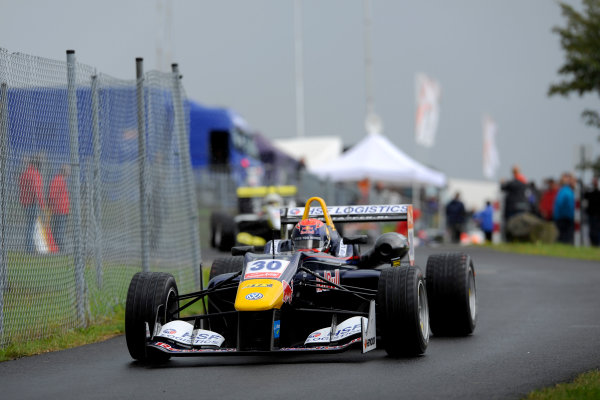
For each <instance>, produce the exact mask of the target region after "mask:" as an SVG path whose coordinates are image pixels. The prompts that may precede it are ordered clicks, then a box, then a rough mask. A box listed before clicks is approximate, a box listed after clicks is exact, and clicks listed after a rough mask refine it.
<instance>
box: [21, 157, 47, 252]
mask: <svg viewBox="0 0 600 400" xmlns="http://www.w3.org/2000/svg"><path fill="white" fill-rule="evenodd" d="M40 166H41V157H40V156H39V155H34V156H32V157H31V158H30V159H28V160H26V167H25V169H24V170H23V172H22V173H21V176H20V177H19V202H20V203H21V206H23V209H24V210H25V220H26V231H25V236H26V237H25V247H26V250H27V251H28V252H29V253H33V252H35V238H34V233H35V221H36V220H37V217H38V215H39V214H40V210H43V209H44V208H45V204H44V195H43V193H44V192H43V181H42V174H41V173H40Z"/></svg>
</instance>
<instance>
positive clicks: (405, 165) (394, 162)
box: [310, 134, 446, 187]
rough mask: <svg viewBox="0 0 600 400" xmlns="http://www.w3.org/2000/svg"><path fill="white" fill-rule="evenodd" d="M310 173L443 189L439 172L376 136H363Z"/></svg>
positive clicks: (343, 178) (338, 179) (444, 179)
mask: <svg viewBox="0 0 600 400" xmlns="http://www.w3.org/2000/svg"><path fill="white" fill-rule="evenodd" d="M310 170H311V172H312V173H314V174H316V175H318V176H320V177H322V178H329V179H331V180H332V181H335V182H339V181H360V180H363V179H367V178H368V179H370V180H375V181H385V182H392V183H398V184H407V185H409V184H410V185H412V184H421V185H431V186H436V187H443V186H444V185H445V184H446V176H445V175H444V174H443V173H441V172H438V171H435V170H433V169H431V168H428V167H426V166H424V165H422V164H420V163H418V162H417V161H415V160H413V159H412V158H410V157H409V156H407V155H406V154H405V153H404V152H402V151H401V150H400V149H398V148H397V147H396V146H394V145H393V144H392V142H390V141H389V140H388V139H387V138H386V137H384V136H383V135H379V134H370V135H367V136H366V137H365V138H364V139H363V140H361V141H360V142H358V143H357V144H356V145H354V146H353V147H352V148H351V149H349V150H348V151H346V152H345V153H343V154H342V155H340V157H339V158H337V159H335V160H333V161H330V162H328V163H326V164H323V165H320V166H319V167H316V168H312V169H310Z"/></svg>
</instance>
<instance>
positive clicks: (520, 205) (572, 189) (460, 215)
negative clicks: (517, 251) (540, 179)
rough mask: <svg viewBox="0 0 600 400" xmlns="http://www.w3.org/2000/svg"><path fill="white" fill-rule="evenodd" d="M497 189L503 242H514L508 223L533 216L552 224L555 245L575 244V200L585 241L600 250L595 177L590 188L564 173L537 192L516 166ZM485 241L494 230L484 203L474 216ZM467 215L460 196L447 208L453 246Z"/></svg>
mask: <svg viewBox="0 0 600 400" xmlns="http://www.w3.org/2000/svg"><path fill="white" fill-rule="evenodd" d="M578 184H579V185H580V186H579V188H580V189H581V190H580V195H581V198H580V199H577V198H576V197H577V194H576V191H577V185H578ZM500 189H501V191H502V193H503V194H504V203H503V210H502V227H503V229H502V230H503V235H504V239H505V240H507V241H512V240H513V239H515V237H514V236H513V233H512V232H511V230H510V229H507V227H508V226H509V221H510V220H511V219H513V218H515V217H517V216H519V215H525V214H527V215H533V216H535V217H537V218H539V219H541V220H543V221H547V222H552V223H553V224H554V226H555V227H556V230H557V231H558V238H557V241H558V242H560V243H565V244H574V243H575V230H576V226H575V223H576V222H575V221H576V218H575V212H576V204H577V201H578V200H583V201H582V202H581V204H582V206H583V208H582V211H583V214H582V219H585V221H586V222H587V226H588V237H589V241H590V244H591V245H592V246H600V189H599V188H598V177H597V176H594V177H593V179H592V181H591V185H589V186H585V185H583V183H582V182H578V181H577V179H576V178H575V176H574V175H573V174H572V173H569V172H565V173H563V174H562V175H561V176H560V179H558V180H557V179H554V178H548V179H546V180H545V181H544V188H543V189H542V190H538V189H537V188H536V185H535V183H534V182H530V181H528V180H527V179H526V178H525V176H524V175H523V173H522V172H521V170H520V168H519V167H518V166H513V168H512V178H511V179H510V180H506V181H505V180H502V181H501V182H500ZM473 218H474V219H475V221H476V222H477V224H478V226H479V227H480V229H481V230H482V231H483V232H484V234H485V238H486V240H488V241H489V240H491V237H492V232H493V228H494V222H493V207H492V205H491V203H490V202H489V201H488V202H486V205H485V207H484V208H483V209H482V210H481V211H479V212H476V213H474V214H473ZM466 220H467V212H466V210H465V209H464V205H463V204H462V202H461V201H460V195H459V194H458V193H457V194H455V196H454V198H453V199H452V200H451V201H450V202H449V203H448V204H447V205H446V221H447V228H448V231H449V233H450V236H451V239H452V241H453V242H455V243H457V242H458V241H459V237H460V233H461V232H462V230H463V229H464V225H465V223H466Z"/></svg>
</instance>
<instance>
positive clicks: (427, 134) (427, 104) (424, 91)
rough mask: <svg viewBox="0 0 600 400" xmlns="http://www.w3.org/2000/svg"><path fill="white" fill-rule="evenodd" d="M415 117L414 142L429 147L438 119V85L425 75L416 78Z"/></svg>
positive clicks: (432, 140)
mask: <svg viewBox="0 0 600 400" xmlns="http://www.w3.org/2000/svg"><path fill="white" fill-rule="evenodd" d="M415 83H416V89H417V93H416V94H417V116H416V122H415V140H416V142H417V143H418V144H420V145H422V146H425V147H431V146H433V144H434V142H435V134H436V131H437V127H438V121H439V119H440V94H441V90H440V85H439V84H438V83H437V82H436V81H435V80H433V79H431V78H429V77H427V75H425V74H422V73H418V74H417V76H416V80H415Z"/></svg>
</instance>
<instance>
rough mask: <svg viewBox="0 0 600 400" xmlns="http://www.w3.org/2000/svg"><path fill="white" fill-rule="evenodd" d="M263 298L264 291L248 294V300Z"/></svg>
mask: <svg viewBox="0 0 600 400" xmlns="http://www.w3.org/2000/svg"><path fill="white" fill-rule="evenodd" d="M262 298H263V295H262V293H257V292H253V293H249V294H247V295H246V300H260V299H262Z"/></svg>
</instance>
